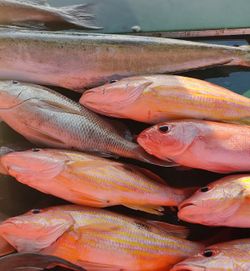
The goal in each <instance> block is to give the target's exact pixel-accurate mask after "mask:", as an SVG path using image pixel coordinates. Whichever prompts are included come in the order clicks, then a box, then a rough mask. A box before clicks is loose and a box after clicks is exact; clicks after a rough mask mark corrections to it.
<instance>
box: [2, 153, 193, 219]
mask: <svg viewBox="0 0 250 271" xmlns="http://www.w3.org/2000/svg"><path fill="white" fill-rule="evenodd" d="M1 162H2V165H3V167H4V169H5V170H6V171H7V172H8V174H10V175H11V176H12V177H14V178H16V179H17V180H18V181H19V182H21V183H23V184H26V185H28V186H31V187H33V188H35V189H37V190H39V191H41V192H43V193H47V194H51V195H54V196H57V197H59V198H62V199H65V200H67V201H69V202H72V203H75V204H79V205H86V206H93V207H108V206H114V205H124V206H127V207H129V208H132V209H136V210H141V211H145V212H148V213H152V214H158V215H162V214H163V211H164V208H163V206H177V205H179V204H180V203H181V202H182V201H183V200H184V199H186V198H188V197H189V196H191V194H192V193H193V192H194V190H193V188H186V189H177V188H173V187H170V186H168V185H167V183H166V182H164V180H163V179H161V178H160V177H159V176H157V175H155V174H154V173H152V172H151V171H149V170H146V169H144V168H140V167H138V166H134V165H131V164H124V163H119V162H116V161H111V160H108V159H104V158H100V157H98V156H93V155H90V154H85V153H77V152H72V151H66V150H55V149H38V148H35V149H31V150H28V151H23V152H12V153H10V154H7V155H5V156H4V157H2V159H1Z"/></svg>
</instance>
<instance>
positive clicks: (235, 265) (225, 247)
mask: <svg viewBox="0 0 250 271" xmlns="http://www.w3.org/2000/svg"><path fill="white" fill-rule="evenodd" d="M249 270H250V239H239V240H234V241H230V242H225V243H220V244H215V245H212V246H210V247H207V248H205V249H204V250H203V251H201V252H200V253H198V254H197V255H195V256H194V257H190V258H188V259H186V260H184V261H182V262H180V263H178V264H176V265H175V266H174V267H173V268H172V269H171V270H170V271H249Z"/></svg>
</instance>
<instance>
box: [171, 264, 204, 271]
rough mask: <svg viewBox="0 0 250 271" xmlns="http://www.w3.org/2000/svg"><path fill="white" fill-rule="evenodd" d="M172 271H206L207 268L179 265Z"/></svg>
mask: <svg viewBox="0 0 250 271" xmlns="http://www.w3.org/2000/svg"><path fill="white" fill-rule="evenodd" d="M170 271H206V267H203V266H200V265H188V264H177V265H175V266H174V267H173V268H172V269H171V270H170Z"/></svg>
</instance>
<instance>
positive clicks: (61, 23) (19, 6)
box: [0, 0, 97, 29]
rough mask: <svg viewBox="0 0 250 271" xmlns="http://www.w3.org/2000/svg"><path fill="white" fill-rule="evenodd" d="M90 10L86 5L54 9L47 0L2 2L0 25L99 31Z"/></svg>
mask: <svg viewBox="0 0 250 271" xmlns="http://www.w3.org/2000/svg"><path fill="white" fill-rule="evenodd" d="M88 9H89V8H88V5H84V4H82V5H73V6H66V7H60V8H54V7H51V6H49V5H48V4H47V1H46V0H0V25H17V26H26V27H36V28H45V27H57V28H65V27H77V28H83V29H97V27H95V26H92V25H91V23H92V20H93V17H94V16H93V15H91V14H89V10H88Z"/></svg>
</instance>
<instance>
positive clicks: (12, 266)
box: [0, 253, 85, 271]
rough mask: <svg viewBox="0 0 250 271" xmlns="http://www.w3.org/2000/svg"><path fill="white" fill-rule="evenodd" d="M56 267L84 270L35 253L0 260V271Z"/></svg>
mask: <svg viewBox="0 0 250 271" xmlns="http://www.w3.org/2000/svg"><path fill="white" fill-rule="evenodd" d="M56 266H63V267H67V269H65V270H68V269H70V270H75V271H84V270H85V269H83V268H81V267H80V266H77V265H75V264H72V263H70V262H68V261H66V260H63V259H61V258H58V257H55V256H50V255H41V254H36V253H15V254H12V255H8V256H5V257H2V258H0V271H38V270H44V269H46V270H47V268H53V267H56Z"/></svg>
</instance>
